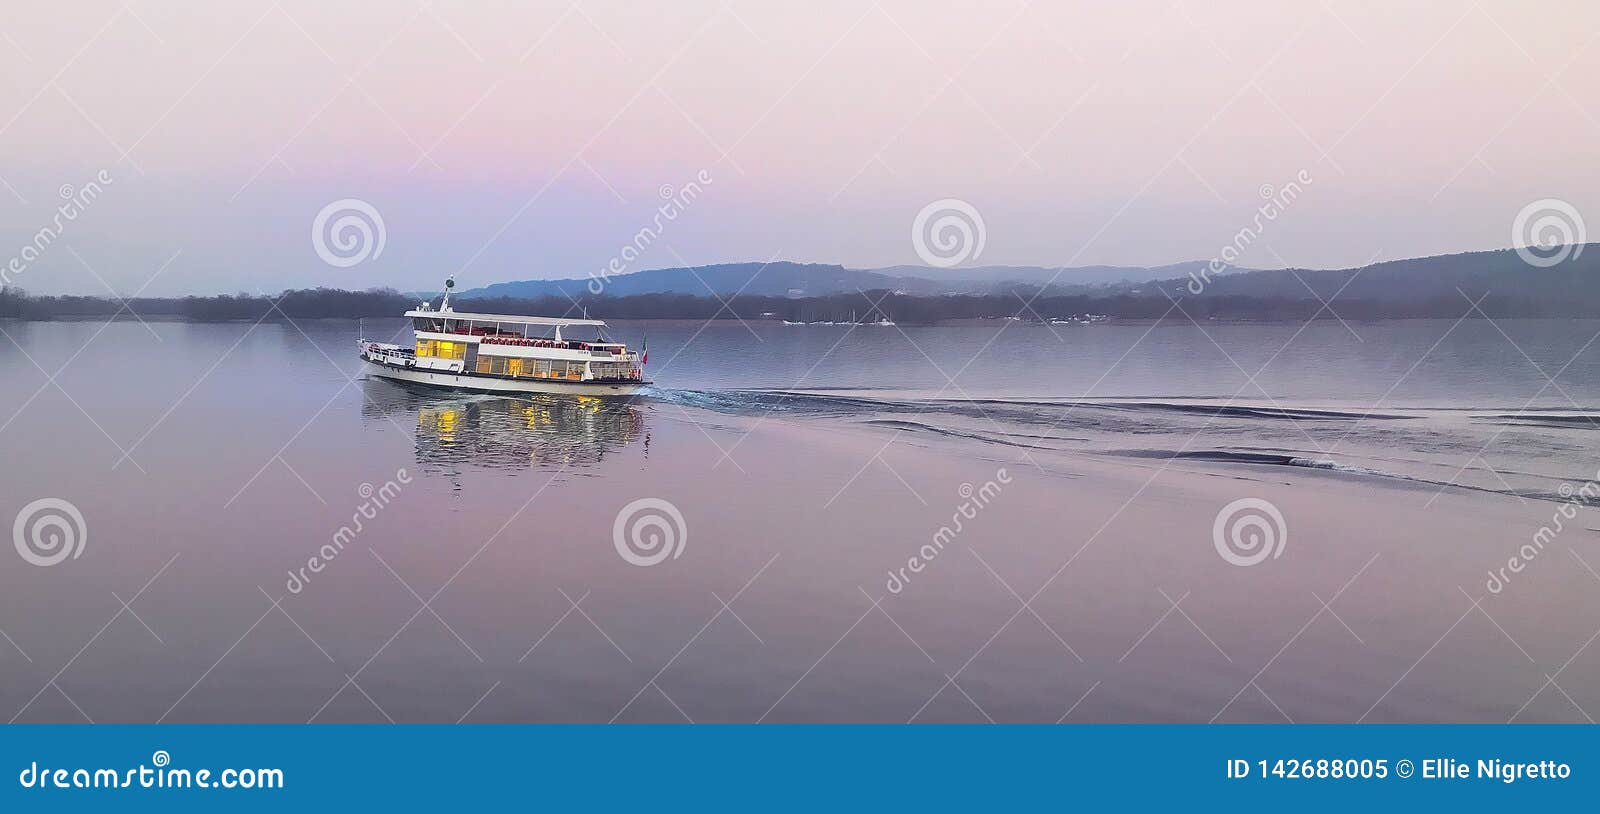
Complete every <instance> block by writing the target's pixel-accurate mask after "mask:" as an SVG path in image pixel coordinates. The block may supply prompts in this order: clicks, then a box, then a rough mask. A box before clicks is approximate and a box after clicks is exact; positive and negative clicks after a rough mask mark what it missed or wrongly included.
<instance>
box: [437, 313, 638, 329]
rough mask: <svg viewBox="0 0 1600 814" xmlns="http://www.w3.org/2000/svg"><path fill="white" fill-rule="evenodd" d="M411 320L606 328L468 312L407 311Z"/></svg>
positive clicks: (599, 323) (598, 323) (589, 322)
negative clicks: (419, 318)
mask: <svg viewBox="0 0 1600 814" xmlns="http://www.w3.org/2000/svg"><path fill="white" fill-rule="evenodd" d="M406 316H407V317H409V318H413V319H415V318H418V317H421V318H423V319H448V320H453V321H456V322H474V323H498V324H504V325H540V326H545V327H551V326H554V327H561V328H569V327H579V328H581V327H592V328H604V327H605V326H606V323H605V320H600V319H567V318H565V317H530V316H522V315H518V314H474V313H469V312H466V311H446V310H438V311H435V310H432V309H429V310H415V311H407V312H406Z"/></svg>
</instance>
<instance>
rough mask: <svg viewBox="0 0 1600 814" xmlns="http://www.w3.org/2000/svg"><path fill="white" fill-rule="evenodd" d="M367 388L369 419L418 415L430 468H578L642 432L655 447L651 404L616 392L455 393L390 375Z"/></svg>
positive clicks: (403, 421)
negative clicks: (400, 382) (604, 395)
mask: <svg viewBox="0 0 1600 814" xmlns="http://www.w3.org/2000/svg"><path fill="white" fill-rule="evenodd" d="M365 391H366V393H365V399H364V401H363V403H362V408H361V416H362V419H363V420H364V421H389V420H392V421H394V422H395V423H396V424H397V425H399V426H401V427H405V426H407V423H408V420H409V421H414V422H415V425H416V455H417V463H418V464H419V465H421V467H422V471H423V472H427V473H430V474H436V475H441V474H442V475H451V474H458V473H460V472H461V470H462V469H463V468H464V467H473V468H479V469H498V470H506V471H508V472H515V471H521V470H529V469H577V468H581V467H585V466H592V465H595V464H598V463H600V462H601V461H603V460H604V459H605V458H606V456H607V455H613V454H616V453H617V452H619V451H620V450H622V449H623V448H624V447H627V446H628V445H630V444H632V443H633V442H634V441H637V440H640V439H641V438H642V439H644V451H645V454H649V448H650V440H649V435H648V433H647V432H646V431H645V423H644V412H643V411H642V410H640V409H639V408H638V407H635V406H633V405H631V404H628V403H625V402H618V401H616V400H614V399H601V398H595V397H592V396H545V395H536V394H535V395H528V396H522V397H504V396H489V395H464V394H449V393H440V392H436V391H422V390H414V389H411V388H406V387H403V386H397V385H394V384H391V383H389V382H383V381H367V382H365Z"/></svg>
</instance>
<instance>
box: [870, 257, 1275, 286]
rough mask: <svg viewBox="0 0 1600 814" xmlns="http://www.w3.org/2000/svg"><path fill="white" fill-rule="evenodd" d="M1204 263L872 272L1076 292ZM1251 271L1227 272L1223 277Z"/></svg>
mask: <svg viewBox="0 0 1600 814" xmlns="http://www.w3.org/2000/svg"><path fill="white" fill-rule="evenodd" d="M1205 265H1206V264H1205V262H1204V261H1200V260H1192V261H1189V262H1185V263H1173V264H1171V265H1166V266H1073V267H1070V268H1060V267H1055V266H972V267H957V268H948V269H940V268H932V267H929V266H887V267H885V268H876V269H871V271H873V272H875V273H877V274H885V275H889V276H891V277H902V278H917V279H922V280H929V281H934V282H941V283H944V284H946V285H947V286H951V287H957V288H965V289H967V290H977V291H987V290H993V289H995V288H997V287H1000V286H1006V285H1008V284H1014V283H1022V284H1026V285H1035V286H1037V285H1050V286H1051V287H1052V288H1058V287H1059V288H1077V287H1083V286H1100V285H1110V284H1115V283H1148V282H1153V281H1156V280H1168V279H1172V278H1174V277H1183V276H1185V275H1188V274H1190V273H1191V272H1194V273H1198V272H1199V271H1200V270H1201V269H1202V268H1204V267H1205ZM1247 270H1248V269H1236V268H1231V267H1230V268H1228V269H1227V270H1226V271H1224V272H1222V273H1224V274H1237V273H1239V272H1241V271H1247Z"/></svg>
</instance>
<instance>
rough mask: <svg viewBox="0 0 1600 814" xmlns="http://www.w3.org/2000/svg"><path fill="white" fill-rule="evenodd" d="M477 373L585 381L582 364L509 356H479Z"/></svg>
mask: <svg viewBox="0 0 1600 814" xmlns="http://www.w3.org/2000/svg"><path fill="white" fill-rule="evenodd" d="M477 372H479V373H489V374H493V375H495V376H519V377H530V378H536V379H569V380H572V381H579V380H581V379H583V363H582V362H565V361H561V360H551V359H519V358H517V357H514V356H512V357H507V356H487V355H485V356H479V357H478V366H477Z"/></svg>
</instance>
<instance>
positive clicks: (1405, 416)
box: [648, 389, 1600, 501]
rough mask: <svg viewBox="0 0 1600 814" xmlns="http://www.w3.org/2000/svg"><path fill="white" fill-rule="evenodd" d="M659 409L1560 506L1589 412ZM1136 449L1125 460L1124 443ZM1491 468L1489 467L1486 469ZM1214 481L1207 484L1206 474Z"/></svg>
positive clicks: (987, 404) (888, 397) (735, 395)
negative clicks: (1318, 475) (835, 423)
mask: <svg viewBox="0 0 1600 814" xmlns="http://www.w3.org/2000/svg"><path fill="white" fill-rule="evenodd" d="M648 398H649V399H650V400H654V401H657V402H660V403H669V404H676V405H679V406H682V407H686V408H699V409H703V410H709V411H713V412H717V413H723V414H729V415H741V416H767V415H779V416H785V417H790V418H795V419H803V420H804V419H816V420H842V421H846V422H849V423H851V424H854V425H857V426H862V427H865V428H869V429H874V430H881V431H890V432H893V433H896V434H907V435H911V436H916V437H923V438H928V439H930V440H933V439H937V440H940V441H942V442H947V443H956V444H982V445H992V446H995V447H1008V448H1015V449H1024V450H1041V451H1055V452H1064V453H1086V454H1096V455H1106V456H1112V457H1123V458H1143V459H1160V460H1172V461H1189V462H1197V463H1211V464H1216V465H1218V467H1220V468H1222V469H1231V468H1234V467H1240V466H1251V467H1259V466H1274V467H1287V468H1294V469H1300V470H1310V471H1321V472H1326V473H1329V474H1330V475H1337V476H1340V477H1359V478H1371V479H1374V480H1376V481H1381V482H1387V483H1393V484H1397V485H1407V486H1412V487H1418V488H1433V489H1439V490H1443V489H1460V490H1466V491H1473V492H1484V493H1493V494H1498V495H1504V496H1508V497H1512V498H1516V499H1520V500H1554V501H1560V500H1563V499H1564V498H1563V497H1562V495H1561V488H1562V484H1563V483H1567V484H1568V486H1569V488H1570V484H1571V483H1573V482H1582V481H1584V480H1586V479H1587V478H1570V477H1561V476H1556V475H1549V474H1540V473H1541V472H1552V471H1566V472H1571V471H1582V470H1587V469H1590V468H1591V466H1592V462H1591V461H1590V460H1589V459H1590V458H1591V457H1592V456H1591V454H1590V453H1589V452H1588V451H1587V449H1586V446H1585V445H1584V444H1583V438H1582V437H1581V433H1580V432H1574V431H1582V430H1589V429H1600V415H1596V413H1600V411H1595V410H1588V409H1575V410H1572V411H1566V410H1551V409H1543V410H1540V411H1538V412H1531V413H1530V412H1522V411H1519V410H1517V409H1516V408H1506V407H1498V406H1492V407H1476V408H1475V407H1461V406H1459V405H1448V406H1439V407H1427V408H1417V407H1407V408H1392V409H1381V410H1380V409H1367V408H1366V407H1365V406H1357V407H1344V406H1340V405H1331V406H1330V405H1322V404H1318V405H1300V404H1296V405H1284V404H1276V403H1274V404H1250V403H1235V402H1234V401H1233V400H1231V399H1222V398H1212V399H1206V398H1175V397H1167V398H1163V397H1128V398H1103V399H1081V398H1080V399H1075V398H1059V399H1057V398H1013V399H1008V398H959V399H957V398H926V397H916V396H915V395H911V394H905V393H897V392H895V391H887V390H866V389H854V390H665V389H663V390H653V391H651V392H649V393H648ZM1135 437H1137V438H1140V439H1143V440H1142V441H1141V442H1140V444H1138V445H1137V446H1136V447H1134V448H1130V447H1129V444H1128V440H1129V439H1130V438H1135ZM1490 460H1493V461H1494V463H1493V464H1491V463H1489V461H1490ZM1219 471H1220V470H1219Z"/></svg>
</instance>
